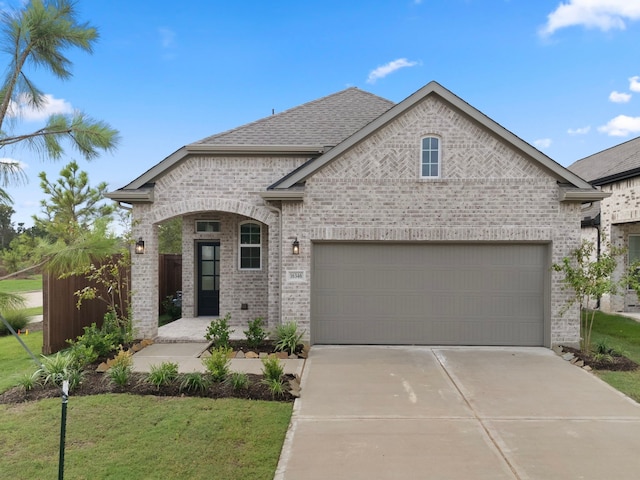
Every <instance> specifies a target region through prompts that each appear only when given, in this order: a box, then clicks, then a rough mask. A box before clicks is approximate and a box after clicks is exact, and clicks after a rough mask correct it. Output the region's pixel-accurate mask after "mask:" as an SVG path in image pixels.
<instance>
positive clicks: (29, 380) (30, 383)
mask: <svg viewBox="0 0 640 480" xmlns="http://www.w3.org/2000/svg"><path fill="white" fill-rule="evenodd" d="M39 383H40V371H39V370H36V371H35V372H33V373H32V374H31V375H29V374H28V373H25V374H24V375H22V377H20V380H18V386H19V387H22V388H23V389H24V391H25V392H29V391H31V390H33V387H35V386H36V385H38V384H39Z"/></svg>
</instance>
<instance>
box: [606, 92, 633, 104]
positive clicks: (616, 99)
mask: <svg viewBox="0 0 640 480" xmlns="http://www.w3.org/2000/svg"><path fill="white" fill-rule="evenodd" d="M609 100H610V101H611V102H613V103H627V102H628V101H629V100H631V94H630V93H623V92H616V91H615V90H614V91H613V92H611V93H610V94H609Z"/></svg>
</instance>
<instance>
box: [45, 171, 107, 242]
mask: <svg viewBox="0 0 640 480" xmlns="http://www.w3.org/2000/svg"><path fill="white" fill-rule="evenodd" d="M39 177H40V187H41V188H42V190H43V192H44V193H45V194H46V195H48V196H49V198H47V199H45V200H41V201H40V205H41V206H42V211H43V212H44V214H45V218H39V217H37V216H34V217H33V219H34V221H35V226H36V227H38V228H41V229H42V230H44V231H46V232H47V234H48V236H49V237H50V238H51V239H53V240H62V241H63V242H64V243H65V244H70V243H71V242H72V241H73V240H74V239H75V238H77V237H78V236H79V234H80V233H81V232H83V231H86V230H87V229H89V228H91V226H92V225H93V224H94V222H95V221H96V220H98V219H102V220H103V221H105V222H106V223H108V222H110V221H111V219H112V214H113V211H114V209H115V207H114V206H113V205H112V204H105V203H101V202H103V201H104V194H105V192H106V191H107V183H106V182H101V183H99V184H98V185H97V186H96V187H91V186H90V185H89V175H88V174H87V173H86V172H84V171H81V170H79V167H78V164H77V163H76V162H71V163H69V164H68V165H67V166H66V167H64V168H63V169H62V170H61V171H60V178H59V179H58V180H57V181H56V182H50V181H49V179H47V175H46V173H45V172H41V173H40V175H39Z"/></svg>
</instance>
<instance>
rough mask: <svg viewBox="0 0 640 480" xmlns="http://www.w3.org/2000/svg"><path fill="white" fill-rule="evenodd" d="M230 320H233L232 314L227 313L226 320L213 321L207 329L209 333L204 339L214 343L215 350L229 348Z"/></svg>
mask: <svg viewBox="0 0 640 480" xmlns="http://www.w3.org/2000/svg"><path fill="white" fill-rule="evenodd" d="M229 320H231V314H230V313H227V314H226V315H225V316H224V318H218V319H216V320H212V321H211V323H210V324H209V326H208V327H207V333H206V334H205V336H204V337H205V338H206V339H207V340H209V341H210V342H213V347H214V348H215V349H218V348H228V347H229V337H230V336H231V327H229Z"/></svg>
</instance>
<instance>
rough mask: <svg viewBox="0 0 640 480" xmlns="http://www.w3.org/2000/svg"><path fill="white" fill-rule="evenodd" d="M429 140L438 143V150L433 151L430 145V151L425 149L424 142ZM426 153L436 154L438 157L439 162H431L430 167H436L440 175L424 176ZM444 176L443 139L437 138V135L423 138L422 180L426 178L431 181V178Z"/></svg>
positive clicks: (421, 156)
mask: <svg viewBox="0 0 640 480" xmlns="http://www.w3.org/2000/svg"><path fill="white" fill-rule="evenodd" d="M427 139H435V140H437V141H438V148H437V149H435V150H434V149H432V148H431V145H429V147H430V148H429V149H428V150H425V148H424V141H425V140H427ZM425 152H436V154H437V156H438V161H437V162H435V163H434V162H429V163H428V165H434V164H435V165H436V166H437V169H438V174H437V175H424V174H423V173H424V166H425V162H424V155H425ZM441 175H442V139H441V138H440V137H439V136H437V135H425V136H424V137H422V138H421V139H420V178H425V179H429V178H440V177H441Z"/></svg>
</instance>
